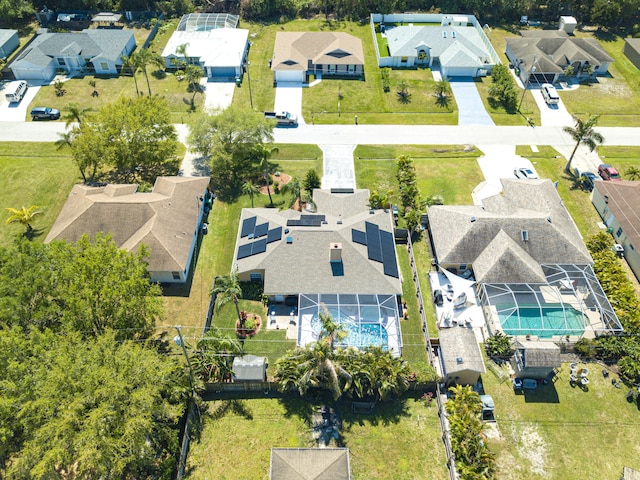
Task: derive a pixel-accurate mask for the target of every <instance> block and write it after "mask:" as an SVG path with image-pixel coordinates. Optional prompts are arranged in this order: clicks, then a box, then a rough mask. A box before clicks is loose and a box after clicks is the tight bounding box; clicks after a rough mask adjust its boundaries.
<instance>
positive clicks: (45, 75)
mask: <svg viewBox="0 0 640 480" xmlns="http://www.w3.org/2000/svg"><path fill="white" fill-rule="evenodd" d="M135 47H136V40H135V37H134V35H133V31H132V30H115V29H114V30H111V29H89V30H83V31H82V32H81V33H43V34H41V35H38V36H37V37H36V39H35V40H34V41H33V42H31V44H30V45H29V46H28V47H27V48H26V49H25V50H24V51H23V52H22V53H21V54H20V55H19V56H18V57H17V58H16V59H15V60H14V61H13V62H12V63H11V65H10V66H9V68H11V71H12V72H13V75H14V76H15V78H16V80H26V81H32V82H48V81H50V80H51V79H52V78H53V77H54V76H55V74H56V72H57V71H58V70H64V71H65V72H67V73H71V72H80V71H83V72H86V73H96V74H102V75H116V74H117V73H118V69H119V67H120V66H121V65H122V60H121V57H122V56H123V55H125V56H126V55H129V54H130V53H131V52H132V51H133V50H134V49H135Z"/></svg>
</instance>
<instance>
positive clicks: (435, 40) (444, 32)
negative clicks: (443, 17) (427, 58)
mask: <svg viewBox="0 0 640 480" xmlns="http://www.w3.org/2000/svg"><path fill="white" fill-rule="evenodd" d="M387 44H388V45H389V53H390V55H391V56H392V57H415V56H416V55H417V54H418V49H419V48H421V47H423V48H428V49H429V51H430V55H431V56H432V57H434V58H439V59H440V63H441V64H442V65H444V66H447V67H449V66H451V67H456V66H460V67H464V66H479V65H483V64H485V60H486V61H488V62H491V54H490V53H489V51H488V50H487V49H486V47H485V46H484V43H483V42H482V38H481V37H480V34H479V33H478V31H477V29H476V28H475V27H453V26H416V25H413V26H401V27H393V28H389V29H388V30H387ZM450 49H451V51H449V50H450ZM461 53H462V56H461V55H460V54H461ZM465 57H467V58H469V59H473V60H471V61H472V63H471V64H468V63H462V60H463V59H464V58H465ZM449 61H451V62H453V63H452V64H449V63H447V62H449Z"/></svg>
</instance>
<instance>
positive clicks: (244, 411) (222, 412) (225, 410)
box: [207, 399, 253, 420]
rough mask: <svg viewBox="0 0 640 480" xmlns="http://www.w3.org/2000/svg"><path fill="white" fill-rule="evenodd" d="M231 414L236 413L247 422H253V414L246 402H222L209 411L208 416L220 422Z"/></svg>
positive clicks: (233, 400)
mask: <svg viewBox="0 0 640 480" xmlns="http://www.w3.org/2000/svg"><path fill="white" fill-rule="evenodd" d="M229 413H234V414H236V415H238V416H240V417H244V418H245V419H246V420H253V413H252V412H251V409H250V408H249V406H248V404H247V402H246V401H245V400H237V399H232V400H221V401H220V403H219V404H218V405H217V406H216V407H215V408H213V409H209V410H208V412H207V416H208V417H209V418H211V419H212V420H220V419H221V418H223V417H225V416H226V415H228V414H229Z"/></svg>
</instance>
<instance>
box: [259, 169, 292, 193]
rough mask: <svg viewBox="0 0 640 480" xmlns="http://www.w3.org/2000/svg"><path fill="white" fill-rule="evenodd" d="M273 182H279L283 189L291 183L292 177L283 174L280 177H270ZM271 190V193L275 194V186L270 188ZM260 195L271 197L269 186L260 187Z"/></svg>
mask: <svg viewBox="0 0 640 480" xmlns="http://www.w3.org/2000/svg"><path fill="white" fill-rule="evenodd" d="M270 177H271V181H272V182H278V184H279V185H280V186H281V187H282V186H283V185H286V184H287V183H289V182H290V181H291V175H287V174H286V173H281V174H280V176H279V177H276V176H275V175H270ZM269 188H270V189H271V193H272V194H273V193H275V192H274V191H273V186H271V187H269ZM260 193H261V194H262V195H269V191H268V190H267V186H266V185H265V186H264V187H260Z"/></svg>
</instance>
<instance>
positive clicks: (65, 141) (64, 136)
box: [55, 130, 86, 182]
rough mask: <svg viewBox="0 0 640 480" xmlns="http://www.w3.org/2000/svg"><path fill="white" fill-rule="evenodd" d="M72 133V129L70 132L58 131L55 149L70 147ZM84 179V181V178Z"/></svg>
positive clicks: (73, 133)
mask: <svg viewBox="0 0 640 480" xmlns="http://www.w3.org/2000/svg"><path fill="white" fill-rule="evenodd" d="M74 135H75V132H74V131H73V130H72V131H70V132H64V133H58V136H59V137H60V138H58V140H56V141H55V145H56V149H57V150H60V149H62V148H64V147H69V148H71V142H73V136H74ZM83 178H84V175H83ZM84 180H85V182H86V178H85V179H84Z"/></svg>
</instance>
